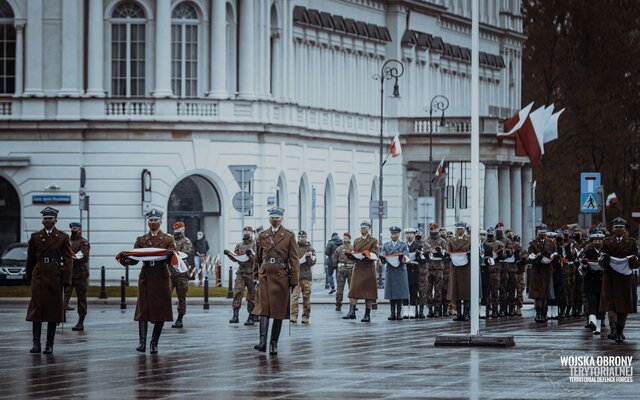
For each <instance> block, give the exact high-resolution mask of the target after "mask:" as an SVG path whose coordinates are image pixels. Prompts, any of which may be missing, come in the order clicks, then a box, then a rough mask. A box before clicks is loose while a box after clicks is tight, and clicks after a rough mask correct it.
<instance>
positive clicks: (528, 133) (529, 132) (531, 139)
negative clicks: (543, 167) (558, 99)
mask: <svg viewBox="0 0 640 400" xmlns="http://www.w3.org/2000/svg"><path fill="white" fill-rule="evenodd" d="M552 113H553V106H549V107H545V106H541V107H539V108H537V109H536V110H535V111H533V112H531V113H530V114H529V115H528V116H527V118H526V120H525V121H524V124H522V127H521V128H520V129H518V130H517V132H516V155H519V156H524V155H526V156H527V157H529V160H530V161H531V165H533V166H534V167H537V166H539V165H540V163H541V162H542V155H543V154H544V146H543V144H544V127H545V124H546V123H547V121H548V120H549V118H550V117H551V114H552Z"/></svg>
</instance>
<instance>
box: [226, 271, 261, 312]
mask: <svg viewBox="0 0 640 400" xmlns="http://www.w3.org/2000/svg"><path fill="white" fill-rule="evenodd" d="M245 288H247V312H248V313H249V314H252V313H253V307H254V306H255V304H256V288H255V286H254V284H253V275H252V274H250V275H245V274H236V281H235V283H234V285H233V302H232V303H231V308H232V309H234V310H239V309H240V307H242V295H243V293H244V289H245Z"/></svg>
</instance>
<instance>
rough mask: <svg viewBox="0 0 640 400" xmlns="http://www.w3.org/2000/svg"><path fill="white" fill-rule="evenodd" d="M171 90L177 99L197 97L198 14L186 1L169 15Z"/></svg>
mask: <svg viewBox="0 0 640 400" xmlns="http://www.w3.org/2000/svg"><path fill="white" fill-rule="evenodd" d="M171 18H172V21H171V88H172V89H173V94H174V95H176V96H179V97H196V96H197V95H198V13H197V11H196V9H195V8H194V7H193V5H192V4H191V3H190V2H188V1H183V2H182V3H180V4H178V5H177V6H176V8H174V9H173V14H172V15H171Z"/></svg>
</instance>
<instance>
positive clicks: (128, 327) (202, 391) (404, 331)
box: [0, 304, 640, 399]
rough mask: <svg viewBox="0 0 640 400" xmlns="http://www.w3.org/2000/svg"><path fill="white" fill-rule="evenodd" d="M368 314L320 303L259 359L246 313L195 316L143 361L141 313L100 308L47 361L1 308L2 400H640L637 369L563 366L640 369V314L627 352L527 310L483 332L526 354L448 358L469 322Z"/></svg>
mask: <svg viewBox="0 0 640 400" xmlns="http://www.w3.org/2000/svg"><path fill="white" fill-rule="evenodd" d="M359 307H360V311H358V320H357V321H345V320H343V319H342V318H341V316H342V315H343V314H342V313H339V312H336V311H334V308H333V306H332V305H329V304H314V305H313V307H312V314H311V323H310V324H308V325H301V324H299V323H298V324H296V325H293V326H292V327H291V336H289V334H288V326H287V324H285V325H284V326H283V329H282V335H281V338H280V343H279V354H278V355H277V356H270V355H268V354H265V353H260V352H257V351H255V350H253V345H254V344H256V342H257V339H258V326H257V324H256V325H255V326H253V327H248V326H243V325H242V321H244V319H246V311H245V310H244V309H243V310H242V312H241V314H240V317H241V323H240V324H234V325H231V324H229V323H228V319H229V318H230V316H231V310H230V307H229V306H228V305H212V306H211V309H209V310H202V306H191V307H189V309H188V314H187V316H186V317H185V320H184V322H185V328H184V329H181V330H178V329H171V328H170V327H169V326H167V327H166V328H165V330H164V332H163V335H162V337H161V338H160V345H159V354H157V355H150V354H149V353H148V352H147V353H146V354H141V353H137V352H136V351H135V347H136V345H137V324H136V323H135V322H133V321H132V319H133V309H134V308H133V307H128V309H127V310H125V311H120V310H119V309H118V307H117V306H113V305H107V306H105V305H101V306H98V305H94V306H91V308H90V310H89V316H88V318H87V320H86V322H85V329H86V330H85V331H84V332H72V331H71V326H72V325H73V323H75V321H76V315H75V313H73V312H70V313H69V319H70V322H71V323H70V324H66V325H65V327H64V333H62V332H61V328H58V334H57V336H56V342H55V346H54V354H53V355H51V356H46V355H42V354H35V355H32V354H29V352H28V351H29V348H30V346H31V325H30V323H27V322H25V321H24V316H25V310H26V305H17V304H0V317H1V318H2V321H3V323H2V325H1V326H0V339H1V340H0V354H1V356H0V379H1V382H2V383H3V384H2V385H0V398H11V399H16V398H92V399H94V398H95V399H129V398H194V399H198V398H215V399H249V398H269V399H421V398H481V399H484V398H510V399H511V398H528V399H551V398H554V399H555V398H613V399H632V398H634V399H637V398H638V388H639V387H640V386H639V385H638V383H637V382H640V376H638V374H637V372H636V370H635V369H634V371H633V373H632V379H633V380H634V381H635V383H574V382H570V381H569V377H570V376H571V372H570V368H569V367H567V366H561V364H560V357H561V356H563V355H566V356H582V355H587V356H593V357H598V356H612V355H613V356H615V355H618V356H633V362H632V366H633V367H637V366H638V365H640V364H638V361H637V359H638V343H639V342H640V318H639V317H638V315H631V316H630V318H629V321H628V323H627V328H626V331H625V333H626V337H627V341H626V342H625V343H624V344H616V343H614V342H612V341H610V340H608V339H606V336H602V337H596V336H594V335H592V334H591V331H589V330H587V329H584V327H583V326H584V321H583V320H582V319H571V320H566V321H560V322H557V321H553V322H550V323H548V325H547V326H546V327H545V326H541V325H540V324H536V323H534V322H533V318H532V316H531V314H532V312H533V310H532V309H531V307H530V306H527V308H526V309H525V318H502V319H497V320H496V319H493V320H489V321H488V322H487V321H484V320H482V321H481V323H480V326H481V329H482V331H483V332H484V333H487V334H509V335H514V336H515V342H516V346H515V347H512V348H449V347H434V345H433V343H434V340H435V337H436V336H437V335H441V334H448V333H467V332H468V327H469V325H468V323H460V322H453V321H452V320H451V318H438V319H428V320H404V321H400V322H396V321H387V316H388V307H387V306H386V305H381V306H380V309H379V310H378V311H374V312H373V313H372V323H371V324H365V323H361V322H360V318H361V317H362V315H363V312H362V309H363V308H364V305H362V304H361V305H360V306H359ZM347 308H348V307H346V306H345V307H343V309H345V311H346V309H347ZM169 325H170V324H169ZM43 330H46V329H43ZM150 336H151V327H150V329H149V337H150ZM44 337H45V332H43V335H42V338H43V344H44ZM147 351H148V350H147Z"/></svg>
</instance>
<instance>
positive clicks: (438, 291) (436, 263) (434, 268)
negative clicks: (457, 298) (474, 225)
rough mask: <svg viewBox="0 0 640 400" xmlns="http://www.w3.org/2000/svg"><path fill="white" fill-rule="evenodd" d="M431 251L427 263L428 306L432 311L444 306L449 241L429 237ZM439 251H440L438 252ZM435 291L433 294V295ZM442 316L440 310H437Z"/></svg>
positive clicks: (428, 245)
mask: <svg viewBox="0 0 640 400" xmlns="http://www.w3.org/2000/svg"><path fill="white" fill-rule="evenodd" d="M426 243H427V246H426V247H427V248H429V249H430V251H429V253H430V256H429V262H428V263H427V270H428V273H427V290H426V298H427V306H428V307H429V309H430V310H431V308H432V307H433V306H439V305H441V304H442V291H443V286H442V285H443V284H444V253H445V251H446V249H447V241H446V240H444V239H443V238H442V237H440V235H437V236H435V237H433V236H431V235H430V236H429V238H428V239H427V241H426ZM438 250H439V251H438ZM432 290H433V294H432ZM436 311H437V314H440V310H436Z"/></svg>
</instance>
